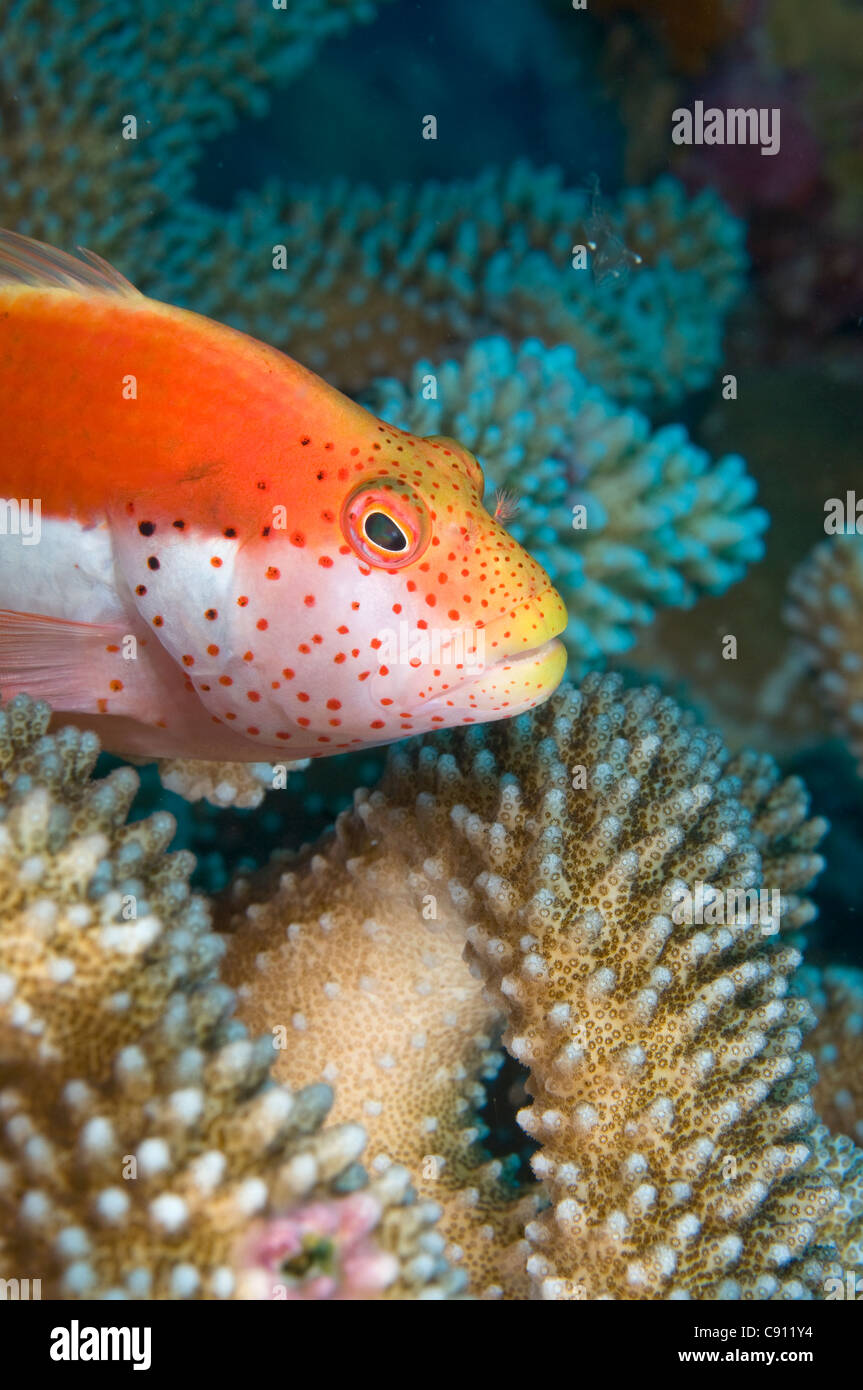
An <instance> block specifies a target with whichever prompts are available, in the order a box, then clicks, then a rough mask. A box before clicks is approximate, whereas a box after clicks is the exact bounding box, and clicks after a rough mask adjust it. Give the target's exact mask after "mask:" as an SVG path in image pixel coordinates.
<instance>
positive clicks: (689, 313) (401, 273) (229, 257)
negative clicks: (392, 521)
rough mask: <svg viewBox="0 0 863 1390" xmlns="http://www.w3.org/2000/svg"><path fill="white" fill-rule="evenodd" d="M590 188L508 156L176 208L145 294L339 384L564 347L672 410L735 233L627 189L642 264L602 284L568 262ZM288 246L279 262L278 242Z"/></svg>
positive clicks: (618, 384)
mask: <svg viewBox="0 0 863 1390" xmlns="http://www.w3.org/2000/svg"><path fill="white" fill-rule="evenodd" d="M590 198H591V195H590V193H589V192H588V191H587V190H585V189H579V188H567V187H566V186H565V184H564V182H563V178H562V175H561V172H560V170H557V169H545V170H542V169H535V168H533V167H532V166H531V165H529V164H527V163H525V162H523V161H522V162H519V163H516V164H514V165H512V166H511V167H510V168H505V169H488V170H486V171H485V172H484V173H482V174H480V175H478V176H477V177H476V178H475V179H473V180H470V181H460V180H455V181H453V182H451V183H436V182H427V183H425V184H423V185H421V186H420V187H419V188H416V187H412V186H410V185H407V184H402V185H398V186H396V187H394V188H392V189H390V190H389V191H388V192H386V193H379V192H377V191H376V190H374V189H372V188H368V187H353V186H351V185H350V184H348V183H347V182H346V181H340V182H337V183H334V184H331V185H330V186H328V187H324V188H314V187H311V188H303V187H297V186H283V185H281V184H275V183H271V184H269V185H267V186H266V187H265V188H264V189H262V190H261V192H260V193H255V194H244V195H242V196H241V197H240V199H239V200H238V203H237V206H236V207H235V208H234V209H233V210H232V211H231V212H230V213H229V214H228V215H227V216H226V215H225V214H223V213H215V212H213V211H212V210H210V209H207V208H204V207H202V206H200V205H196V204H192V203H189V202H187V203H185V204H181V205H180V206H178V207H177V208H176V209H175V213H174V221H173V225H172V227H171V228H170V242H169V245H168V246H167V247H166V252H165V255H164V257H163V258H162V261H161V265H160V279H159V280H158V282H157V285H156V291H157V292H158V293H161V294H163V295H167V296H169V297H176V296H180V297H181V298H182V300H183V302H184V303H186V304H187V305H188V306H189V307H190V308H195V309H198V310H200V311H201V312H203V313H207V314H210V315H212V316H213V317H215V318H222V319H225V320H227V321H229V322H231V323H233V324H234V325H235V326H236V327H238V328H242V329H244V330H245V331H247V332H251V333H253V334H256V335H257V336H259V337H262V338H264V339H265V340H266V341H268V342H273V343H275V344H276V345H277V346H278V347H281V348H283V349H284V350H285V351H287V352H290V353H291V354H292V356H295V357H298V358H299V359H300V360H301V361H304V362H307V363H308V364H309V365H310V366H312V367H313V368H314V369H315V370H316V371H320V372H322V373H323V374H324V375H325V376H326V377H327V378H328V380H331V381H333V382H334V383H335V384H336V385H339V386H341V387H342V388H343V389H345V390H353V391H356V390H359V389H361V388H363V387H365V386H367V385H368V384H369V382H370V380H371V379H372V377H374V376H375V375H381V374H383V373H384V372H386V371H390V372H395V371H398V370H400V369H401V364H402V363H404V362H405V361H411V360H413V359H414V358H416V357H417V356H418V355H419V354H421V353H422V352H426V353H429V352H435V353H437V352H440V351H443V350H446V349H447V348H450V349H451V348H452V346H453V345H458V347H459V348H460V350H461V352H463V351H464V350H466V348H467V347H468V345H469V344H470V343H471V342H472V340H473V339H475V338H476V337H478V336H480V335H481V334H482V333H484V332H485V333H488V332H495V331H497V332H503V333H505V334H506V335H507V336H508V337H511V338H517V339H519V340H520V339H521V338H523V337H524V335H525V333H526V332H528V333H529V332H534V333H536V334H538V335H540V336H541V337H542V338H543V339H544V340H545V341H546V342H549V343H559V342H569V343H572V344H573V345H574V346H575V347H576V349H577V351H578V355H579V362H580V365H581V368H582V370H584V371H585V372H586V374H587V375H588V376H589V378H590V380H591V381H594V382H596V383H597V384H599V385H601V386H603V387H604V388H605V389H607V390H608V391H610V392H611V393H612V394H613V395H614V396H615V397H616V398H617V399H619V400H625V401H636V402H641V403H647V402H651V401H662V402H674V401H678V400H680V398H681V397H682V396H683V395H684V394H685V393H686V392H688V391H692V390H695V389H696V388H697V387H700V386H704V385H705V384H706V383H707V382H708V381H709V380H710V377H711V374H712V373H713V372H714V371H715V370H716V368H717V366H718V363H719V360H720V346H721V333H722V326H723V321H724V318H725V314H726V312H727V311H728V309H729V308H730V306H731V304H732V303H733V302H734V300H735V298H736V297H737V295H738V294H739V292H740V289H741V287H742V276H743V270H744V265H745V257H744V252H743V240H742V239H743V229H742V224H740V223H739V222H738V221H737V220H736V219H735V218H733V217H732V216H731V215H730V214H729V213H728V212H727V211H726V210H725V209H724V208H723V206H722V204H721V203H720V202H719V200H718V199H717V198H715V197H714V196H713V195H711V194H708V193H702V194H700V195H699V196H698V198H695V199H688V198H687V197H686V195H685V194H684V191H683V188H682V186H681V185H680V184H678V183H676V182H675V181H674V180H673V179H661V180H660V181H659V182H658V183H657V184H655V185H654V187H653V188H651V189H647V190H633V191H628V192H625V193H623V194H622V195H621V196H620V198H619V199H618V200H617V201H616V203H615V204H614V206H613V208H612V210H611V213H610V214H609V217H610V223H609V225H610V226H613V228H614V230H615V232H616V233H617V234H618V235H619V236H620V237H621V239H622V240H623V241H625V243H626V245H627V246H631V247H632V248H633V249H634V250H637V251H638V253H639V254H640V255H641V256H642V258H643V261H644V264H643V265H642V266H641V267H640V268H639V270H638V271H637V272H635V273H633V274H632V275H630V276H627V277H623V276H621V277H619V278H614V277H609V278H606V279H605V280H604V281H602V282H601V283H597V282H596V281H595V280H594V277H593V276H592V275H591V273H590V269H589V268H585V269H574V268H573V265H572V253H573V245H574V244H575V243H579V241H581V242H582V243H584V242H586V241H587V240H588V239H589V233H588V231H587V226H586V224H587V222H588V220H589V217H590V205H591V204H590ZM277 247H281V248H284V249H283V251H282V252H281V260H280V261H279V262H278V265H279V268H273V266H274V251H275V248H277Z"/></svg>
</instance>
